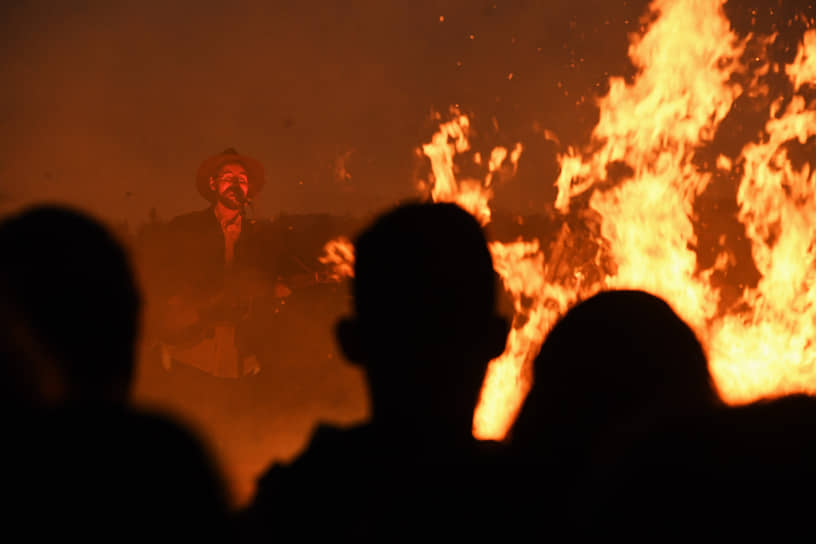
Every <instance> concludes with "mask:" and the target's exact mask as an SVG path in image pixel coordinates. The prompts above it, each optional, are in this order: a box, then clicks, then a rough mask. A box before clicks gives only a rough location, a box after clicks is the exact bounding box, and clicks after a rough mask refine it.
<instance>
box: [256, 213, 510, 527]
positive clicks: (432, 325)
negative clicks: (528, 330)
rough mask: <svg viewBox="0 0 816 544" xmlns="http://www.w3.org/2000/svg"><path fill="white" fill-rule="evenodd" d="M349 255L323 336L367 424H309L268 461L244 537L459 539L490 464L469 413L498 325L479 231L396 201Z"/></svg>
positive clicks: (463, 218) (497, 348)
mask: <svg viewBox="0 0 816 544" xmlns="http://www.w3.org/2000/svg"><path fill="white" fill-rule="evenodd" d="M355 251H356V255H355V267H354V279H353V282H352V295H353V312H352V314H351V315H350V316H348V317H346V318H344V319H342V320H340V321H339V323H338V324H337V328H336V332H337V338H338V341H339V343H340V345H341V348H342V350H343V352H344V354H345V356H346V358H347V359H348V360H349V361H351V362H352V363H354V364H357V365H360V367H361V368H362V369H363V371H364V373H365V375H366V377H367V380H368V383H369V390H370V395H371V420H370V422H368V423H367V424H364V425H360V426H357V427H354V428H350V429H336V428H331V427H328V426H322V427H319V428H318V429H317V431H316V432H315V433H314V435H313V437H312V440H311V442H310V444H309V446H308V447H307V449H306V451H305V452H304V453H303V454H302V455H301V456H300V457H299V458H298V459H296V460H295V461H294V462H293V463H291V464H289V465H288V466H281V465H276V466H273V467H272V469H270V470H269V471H268V472H267V473H266V474H265V475H264V476H263V478H262V479H261V481H260V483H259V488H258V494H257V496H256V497H255V500H254V502H253V504H252V505H251V506H250V508H249V509H248V510H247V511H246V512H245V513H244V516H243V525H244V527H245V529H246V534H247V535H248V538H250V539H258V540H262V539H265V538H269V536H270V535H273V534H274V535H280V534H290V533H291V534H292V535H297V536H298V537H304V538H311V537H314V538H317V537H322V536H328V535H331V536H332V537H334V538H338V537H339V538H352V537H354V538H366V539H368V538H371V539H382V538H387V537H390V536H393V531H394V530H395V529H394V528H395V527H400V529H399V530H400V532H401V536H402V537H405V536H406V535H408V534H413V535H415V536H416V537H419V536H420V535H423V534H427V531H430V530H432V529H433V530H434V531H436V532H435V533H434V534H436V535H440V534H442V533H441V532H449V533H451V536H455V535H458V536H460V537H462V536H463V534H464V533H463V531H467V530H469V529H472V528H475V525H473V524H469V523H466V522H465V521H464V519H463V518H461V517H459V516H458V512H460V511H461V512H462V513H463V515H466V516H468V517H470V516H472V515H473V514H474V512H475V511H476V510H475V508H477V507H484V505H485V504H486V502H484V501H482V498H483V495H482V494H481V493H480V492H477V491H475V490H474V488H473V486H478V485H480V484H479V478H478V476H479V474H482V473H484V470H483V467H484V466H485V465H484V464H482V463H483V461H486V460H487V459H488V458H489V456H487V455H484V454H485V452H484V451H483V450H482V449H481V448H480V447H479V446H480V445H479V444H478V443H477V441H476V440H475V439H474V438H473V436H472V418H473V410H474V408H475V405H476V402H477V400H478V396H479V391H480V389H481V384H482V381H483V379H484V375H485V370H486V368H487V364H488V362H489V361H490V360H491V359H492V358H493V357H495V356H497V355H499V354H500V353H501V351H502V350H503V348H504V343H505V339H506V334H507V322H506V320H504V319H503V318H501V317H499V316H498V315H497V313H496V308H495V306H496V286H497V282H496V276H495V274H494V271H493V266H492V258H491V255H490V252H489V250H488V247H487V243H486V240H485V236H484V233H483V232H482V229H481V227H480V225H479V224H478V222H477V221H476V220H475V219H474V218H473V217H472V216H471V215H470V214H468V213H467V212H465V211H464V210H463V209H461V208H459V207H458V206H456V205H453V204H413V203H411V204H405V205H401V206H399V207H397V208H395V209H393V210H391V211H389V212H388V213H385V214H384V215H382V216H380V217H379V218H377V219H376V220H375V221H374V222H373V224H372V225H371V226H369V227H368V228H367V229H366V230H365V231H364V232H363V233H362V234H361V235H360V236H359V237H358V238H357V240H356V242H355ZM352 490H353V491H352ZM349 493H354V494H355V499H354V500H353V501H349V500H348V494H349ZM467 501H473V502H467ZM451 505H457V506H456V507H451ZM440 531H441V532H440Z"/></svg>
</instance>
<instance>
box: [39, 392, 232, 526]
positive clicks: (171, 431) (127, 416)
mask: <svg viewBox="0 0 816 544" xmlns="http://www.w3.org/2000/svg"><path fill="white" fill-rule="evenodd" d="M48 431H49V432H47V433H43V435H42V436H43V437H42V438H41V439H40V440H38V443H37V445H38V448H37V452H36V454H35V457H34V458H35V459H36V460H37V461H36V462H32V463H31V465H30V468H31V473H30V475H29V476H30V478H29V482H28V483H29V485H30V486H31V490H32V491H31V495H32V499H33V500H32V504H30V505H29V507H28V508H24V513H26V514H30V515H39V516H42V517H43V518H48V519H49V520H50V521H51V522H52V523H53V525H50V526H45V525H43V526H42V527H41V529H42V530H43V531H45V532H46V533H47V532H49V531H51V530H54V528H55V527H60V526H61V525H60V524H61V523H64V527H65V529H64V530H63V531H61V533H62V536H63V537H69V536H71V535H72V534H75V535H76V536H80V535H81V536H82V538H83V539H86V538H88V539H90V540H96V539H98V538H102V537H103V535H106V534H110V533H109V531H111V530H113V531H114V533H113V534H114V535H116V534H119V533H121V532H122V531H127V533H128V534H127V535H123V534H120V535H119V536H122V537H124V536H127V537H128V538H129V537H131V536H133V535H145V536H147V535H164V536H165V537H170V536H173V537H179V538H180V537H185V538H186V537H191V538H194V539H204V540H205V541H209V540H211V539H216V538H218V537H219V536H220V537H223V536H224V535H225V534H226V533H225V531H226V530H227V525H226V524H227V512H228V500H227V495H226V486H225V483H224V481H223V480H222V478H221V477H220V475H219V472H218V470H217V467H216V465H215V462H214V460H213V459H212V458H211V457H210V455H209V454H208V452H207V451H206V449H205V448H204V446H203V443H202V442H201V441H200V440H199V439H198V438H197V437H196V436H194V435H193V434H192V433H190V432H189V431H188V430H186V429H185V428H184V427H182V426H180V425H178V424H176V423H175V422H173V421H172V420H169V419H166V418H164V417H162V416H160V415H156V414H142V413H133V412H130V411H128V410H126V409H124V408H118V407H115V406H99V405H94V406H72V407H66V408H63V409H62V410H60V411H59V412H58V413H56V414H54V415H53V417H52V418H51V419H50V421H49V423H48ZM69 539H70V538H69ZM117 539H118V537H117V538H113V540H117Z"/></svg>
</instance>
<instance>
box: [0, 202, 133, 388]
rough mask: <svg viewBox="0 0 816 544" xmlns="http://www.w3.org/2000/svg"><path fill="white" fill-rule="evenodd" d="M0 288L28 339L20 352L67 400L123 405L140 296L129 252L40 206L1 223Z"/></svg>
mask: <svg viewBox="0 0 816 544" xmlns="http://www.w3.org/2000/svg"><path fill="white" fill-rule="evenodd" d="M0 247H2V248H3V253H4V265H3V267H2V270H0V288H2V290H3V292H4V295H5V296H6V297H7V304H8V306H9V310H10V311H11V312H13V314H14V315H15V316H16V318H17V319H18V320H19V322H20V323H23V324H24V326H25V327H26V330H27V331H29V332H30V333H31V335H32V336H33V337H32V338H31V340H32V342H29V347H33V346H36V348H37V350H36V353H34V352H32V351H31V350H30V349H26V348H25V347H24V346H18V348H19V349H18V355H20V352H22V353H27V354H28V355H29V356H32V357H33V358H34V359H35V361H34V363H35V364H39V369H40V372H39V375H40V376H43V375H48V376H53V377H54V380H52V381H57V382H58V383H59V386H60V389H61V393H60V395H64V396H65V397H67V398H69V399H74V400H76V399H80V398H107V399H111V400H112V399H119V400H124V397H125V396H126V395H127V392H128V390H129V388H130V385H131V381H132V376H133V366H134V351H135V344H136V339H137V337H138V324H139V321H138V319H139V310H140V304H141V297H140V293H139V290H138V288H137V287H136V283H135V281H134V276H133V273H132V270H131V268H130V263H129V261H128V258H127V255H126V254H125V252H124V250H123V249H122V247H121V246H120V245H119V244H118V243H117V241H116V240H115V239H114V238H113V236H112V235H111V234H110V233H109V232H108V231H107V230H106V229H105V228H104V227H102V226H101V225H100V224H98V223H97V222H96V221H94V220H93V219H91V218H89V217H87V216H86V215H84V214H82V213H80V212H78V211H74V210H71V209H68V208H63V207H57V206H39V207H35V208H31V209H28V210H26V211H24V212H22V213H20V214H19V215H16V216H13V217H11V218H9V219H6V220H5V221H4V222H3V223H2V224H0Z"/></svg>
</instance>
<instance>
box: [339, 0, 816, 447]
mask: <svg viewBox="0 0 816 544" xmlns="http://www.w3.org/2000/svg"><path fill="white" fill-rule="evenodd" d="M724 4H725V0H654V1H653V2H652V4H651V6H650V12H651V15H653V17H652V22H651V23H650V24H649V25H648V26H643V27H641V28H642V29H641V33H640V34H637V35H633V36H632V39H631V44H630V47H629V56H630V58H631V60H632V63H633V64H634V66H635V67H636V68H637V74H636V76H635V77H634V78H633V79H632V80H631V82H627V81H626V80H624V78H622V77H611V78H610V79H609V91H608V93H607V94H606V95H605V96H603V97H602V98H600V99H599V100H598V106H599V109H600V116H599V121H598V123H597V125H596V126H595V128H594V130H593V133H592V136H591V141H590V142H589V144H588V145H587V146H586V147H585V148H583V149H575V148H571V147H570V148H567V149H566V151H565V152H564V153H562V154H560V155H559V156H558V160H559V163H560V166H561V172H560V174H559V176H558V178H557V180H556V181H555V185H556V187H557V191H558V192H557V197H556V200H555V208H556V209H557V210H558V211H559V212H561V213H562V214H566V213H568V212H569V211H570V208H571V207H572V206H575V205H576V204H575V201H574V199H575V197H577V196H579V195H581V194H584V193H589V199H588V207H589V209H590V210H589V211H591V212H592V213H593V214H594V215H595V216H596V217H598V218H599V219H600V238H599V239H598V240H596V242H597V243H598V246H599V247H602V248H604V250H605V251H607V252H608V254H609V255H608V256H609V257H610V258H611V260H612V261H613V262H614V265H615V266H614V270H615V271H614V272H613V273H610V274H609V275H606V276H604V277H603V278H602V279H601V280H599V281H595V282H592V283H590V282H588V281H586V280H585V279H584V277H583V275H582V274H581V272H580V271H578V270H573V271H572V272H570V273H568V274H567V275H566V276H565V275H564V274H563V273H561V274H560V276H559V274H557V273H556V270H555V269H556V268H558V262H559V259H560V256H558V255H556V254H555V253H554V252H556V251H562V250H563V251H568V250H567V249H566V247H567V246H568V245H569V244H564V243H561V242H563V240H564V239H568V238H569V237H571V236H572V234H571V232H570V229H569V227H568V226H567V224H566V221H565V222H564V223H563V225H562V229H561V231H560V234H559V239H558V240H555V241H554V242H553V245H552V248H553V249H552V251H553V254H549V255H547V256H546V257H545V254H544V252H543V251H542V244H541V243H540V241H539V240H536V239H533V240H517V241H515V242H512V243H506V244H505V243H499V242H492V243H491V244H490V251H491V253H492V255H493V258H494V266H495V268H496V271H497V272H498V274H499V275H500V276H501V278H502V280H503V283H504V287H505V289H506V290H507V292H508V293H510V294H511V295H512V297H513V301H514V309H515V316H514V323H513V328H512V331H511V332H510V335H509V337H508V342H507V348H506V351H505V353H504V354H502V355H501V356H500V357H499V358H497V359H495V360H494V361H492V362H491V364H490V366H489V369H488V374H487V377H486V379H485V383H484V386H483V389H482V394H481V398H480V402H479V405H478V406H477V408H476V411H475V414H474V426H473V431H474V436H476V437H477V438H482V439H501V438H503V437H504V436H505V434H506V432H507V430H508V429H509V427H510V425H511V424H512V421H513V419H514V418H515V415H516V413H517V411H518V408H519V407H520V405H521V403H522V401H523V399H524V396H525V395H526V393H527V391H528V389H529V387H530V385H531V383H530V382H531V380H530V372H529V371H530V364H531V361H532V359H533V358H534V357H535V356H536V354H537V352H538V350H539V349H540V346H541V343H542V342H543V339H544V337H545V335H546V333H547V332H548V331H549V329H550V328H551V327H552V325H553V324H554V322H555V320H556V319H557V318H558V317H559V316H560V315H562V314H563V313H564V312H565V311H566V310H567V309H568V308H569V307H570V306H571V305H572V304H574V303H575V302H576V301H577V300H579V299H582V298H585V297H587V296H589V295H591V294H594V293H596V292H598V291H600V290H602V289H607V288H631V289H642V290H645V291H648V292H651V293H653V294H655V295H657V296H660V297H662V298H664V299H665V300H666V301H667V302H668V303H669V304H670V305H671V306H672V307H673V308H674V309H675V311H676V312H677V313H678V314H679V315H680V316H681V317H682V318H683V319H684V320H686V321H687V322H688V323H689V324H690V325H691V326H692V327H693V328H694V329H695V331H696V333H697V335H698V337H699V338H700V340H701V342H702V343H703V345H704V346H705V348H706V350H707V353H708V356H709V361H710V363H709V365H710V370H711V373H712V376H713V377H714V380H715V383H716V386H717V388H718V390H719V392H720V395H721V396H722V398H723V399H724V400H725V401H726V402H728V403H732V404H736V403H743V402H748V401H751V400H755V399H757V398H760V397H770V396H778V395H781V394H786V393H791V392H807V393H816V364H815V363H816V343H815V342H813V340H814V339H816V266H814V264H815V261H816V229H814V227H813V225H816V174H814V173H813V172H812V171H811V169H810V166H809V165H808V164H805V165H804V166H803V167H801V168H796V167H794V166H793V164H792V162H791V159H790V156H789V151H788V148H787V147H786V144H788V143H790V142H799V143H802V144H804V143H805V142H806V141H807V140H808V138H810V137H813V136H816V110H814V109H808V103H807V101H806V99H805V97H804V96H803V95H801V94H798V93H800V92H802V89H803V87H805V86H811V87H813V86H816V30H810V31H808V32H807V33H806V34H805V35H804V39H803V42H802V44H801V45H800V48H799V51H798V52H797V55H796V57H795V59H794V61H793V62H791V63H790V64H789V65H787V66H785V67H784V74H786V75H787V77H788V78H789V80H790V82H791V84H792V88H793V92H794V93H795V94H794V96H793V97H792V99H791V100H789V101H783V100H782V99H779V100H778V101H777V102H776V103H774V106H773V107H772V108H771V112H770V116H769V120H768V121H767V122H766V123H765V126H764V131H763V133H762V134H761V135H760V137H759V138H758V139H757V141H755V142H753V143H749V144H748V145H746V146H745V147H744V148H743V149H742V150H741V152H740V153H739V154H738V155H737V156H735V157H734V156H732V157H727V156H725V155H719V156H718V157H717V158H716V161H715V164H714V165H711V166H709V165H705V166H701V165H700V164H699V163H698V162H695V160H694V159H695V157H696V155H697V153H698V152H699V151H700V150H701V149H703V148H704V147H705V146H707V145H709V144H711V142H712V140H713V139H714V135H715V133H716V132H717V129H718V128H719V126H720V124H721V122H722V121H723V119H724V118H725V117H726V115H728V113H729V112H730V111H731V109H732V106H733V105H734V103H735V101H736V100H737V98H739V97H740V96H742V95H746V96H750V97H755V96H761V95H767V93H768V88H767V85H764V84H759V83H758V79H759V77H758V76H760V75H764V74H766V73H768V71H769V70H770V68H769V66H768V64H767V63H766V64H765V65H763V66H760V67H759V68H758V69H755V75H754V78H753V79H752V80H751V82H750V83H747V84H745V88H743V87H742V86H740V85H739V84H737V83H735V78H734V76H735V75H739V74H745V73H747V68H746V67H745V66H743V65H742V64H741V63H740V58H741V56H742V54H743V53H744V51H745V47H746V43H747V39H746V40H740V39H739V38H738V37H737V36H736V34H735V33H734V32H732V30H731V25H730V23H729V21H728V19H727V18H726V16H725V14H724V12H723V5H724ZM773 39H774V37H773V36H772V37H770V38H768V39H767V40H766V43H767V42H768V41H772V40H773ZM754 60H755V61H756V60H757V59H754ZM810 106H811V107H813V105H812V104H811V105H810ZM543 130H544V133H545V135H546V136H547V139H548V140H551V141H553V142H555V143H556V144H558V142H559V139H558V138H557V136H556V135H554V134H552V133H551V132H550V131H548V130H546V129H543ZM469 132H470V120H469V118H468V117H467V116H466V115H462V114H461V113H459V112H458V111H455V112H453V117H452V119H451V120H450V121H448V122H443V123H441V124H440V126H439V130H438V132H436V133H435V134H434V135H433V136H432V138H431V141H430V142H428V143H426V144H424V145H423V146H422V147H421V151H422V153H423V154H424V155H425V156H426V157H427V158H428V159H429V160H430V164H431V171H432V177H431V179H430V180H428V181H427V182H425V181H422V182H420V187H421V188H423V189H426V190H429V191H430V194H431V197H432V198H433V200H434V201H441V202H455V203H458V204H459V205H460V206H462V207H463V208H464V209H466V210H468V211H469V212H470V213H471V214H473V215H474V216H475V217H476V218H477V219H478V220H479V222H480V223H481V224H482V225H487V224H489V223H490V221H491V210H490V206H489V203H490V200H491V198H492V197H493V190H494V187H493V186H494V184H493V177H494V175H495V174H496V172H498V171H499V170H500V169H502V168H505V170H503V172H504V171H506V167H507V166H510V167H512V173H515V172H516V169H517V167H518V162H519V159H520V156H521V154H522V149H523V148H522V146H521V144H517V145H516V146H515V147H514V148H513V150H512V151H510V152H508V150H507V149H505V148H502V147H497V148H495V149H493V150H492V152H491V153H490V155H489V158H486V157H482V155H480V154H478V153H474V154H473V156H472V158H471V163H472V164H475V165H477V166H480V167H482V168H485V167H486V172H485V175H484V178H483V179H474V178H463V179H458V178H457V175H456V174H457V168H456V166H455V164H454V157H455V156H456V155H461V154H465V153H468V152H469V151H470V143H469V140H468V136H469ZM485 160H486V161H487V164H485ZM716 171H719V172H721V173H736V174H738V175H739V176H740V178H739V181H738V183H739V185H738V187H734V190H735V193H736V201H737V204H738V205H739V212H738V216H737V218H738V220H739V221H740V222H741V223H742V224H743V225H744V226H745V231H746V235H747V238H748V239H749V241H750V244H751V252H752V257H753V261H754V263H753V264H754V265H755V267H756V269H757V270H758V272H759V274H760V279H759V282H758V283H757V285H755V286H748V287H744V288H742V291H741V293H740V295H739V300H738V303H737V304H734V305H732V306H731V307H730V308H726V309H723V308H721V307H720V303H721V292H720V289H719V288H718V287H716V286H715V285H714V284H713V283H712V276H713V275H714V273H715V272H718V271H725V270H727V268H728V267H729V266H733V265H734V256H733V254H732V253H731V250H729V248H727V247H725V240H726V239H725V237H724V235H723V236H720V245H719V249H720V252H719V254H718V255H717V256H716V258H715V259H714V263H713V265H711V267H710V268H707V269H702V268H701V267H700V264H699V262H698V250H699V247H698V237H697V233H696V232H695V224H694V220H695V205H696V203H697V200H698V198H699V197H700V195H701V194H702V193H703V192H704V191H705V190H706V189H707V188H708V186H709V185H710V183H711V181H712V179H713V176H714V173H715V172H716ZM611 172H623V174H622V175H612V174H611ZM546 242H548V243H549V242H550V241H546ZM327 248H328V246H327ZM332 251H335V253H336V250H332ZM344 251H346V253H343V255H349V254H350V249H348V250H344ZM327 253H329V251H328V250H327ZM352 258H353V257H352ZM332 262H334V261H332ZM351 262H353V261H351ZM598 266H599V268H600V265H598Z"/></svg>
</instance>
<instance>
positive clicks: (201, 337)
mask: <svg viewBox="0 0 816 544" xmlns="http://www.w3.org/2000/svg"><path fill="white" fill-rule="evenodd" d="M263 186H264V169H263V166H262V165H261V163H260V162H259V161H257V160H255V159H253V158H251V157H248V156H246V155H242V154H240V153H238V152H237V151H236V150H235V149H233V148H230V149H227V150H225V151H223V152H222V153H220V154H218V155H215V156H213V157H210V158H208V159H206V160H205V161H204V162H203V163H202V164H201V166H200V167H199V169H198V173H197V175H196V188H197V189H198V192H199V193H200V194H201V196H202V197H204V198H205V199H206V200H207V201H208V202H209V203H210V206H209V207H207V208H206V209H204V210H200V211H195V212H191V213H187V214H183V215H180V216H178V217H175V218H174V219H173V220H171V221H170V223H169V224H168V225H167V232H166V233H165V236H164V238H165V239H164V244H163V245H164V247H166V248H167V250H166V254H165V255H164V256H163V258H162V262H163V265H162V268H163V269H164V270H165V271H166V276H165V278H164V280H163V283H164V285H163V286H161V287H162V291H163V293H162V296H161V297H160V303H159V305H158V306H159V307H158V309H157V310H158V311H157V312H156V313H157V314H158V316H157V318H156V321H157V322H158V323H159V325H158V327H157V329H158V331H157V334H156V336H157V338H158V341H157V342H156V346H157V347H158V349H159V350H160V354H161V355H160V360H161V362H162V365H163V367H164V368H165V370H168V371H172V369H173V368H174V367H176V366H178V364H179V363H181V364H183V365H186V366H187V367H194V368H196V369H198V370H199V371H202V372H205V373H207V374H210V375H213V376H216V377H219V378H241V377H243V376H252V375H256V374H257V373H259V372H260V370H261V368H260V364H259V363H258V358H257V357H256V354H255V349H254V347H253V346H252V342H251V341H247V339H248V338H250V337H251V336H252V335H251V334H249V335H247V334H246V331H247V330H251V329H252V327H251V322H252V320H253V307H254V306H256V302H257V300H258V299H259V298H263V297H282V296H286V295H287V294H288V289H287V288H286V287H285V286H283V285H280V284H278V283H276V280H275V277H274V275H273V273H271V272H270V271H269V267H268V266H265V261H264V258H265V255H267V254H269V253H271V252H270V251H269V249H270V248H268V247H265V246H267V245H268V244H265V243H264V242H262V241H261V240H262V238H263V237H262V236H260V234H259V225H258V224H256V221H255V220H254V219H252V218H251V214H248V213H247V208H248V207H249V206H251V202H252V199H253V198H254V197H255V196H256V195H257V194H258V193H259V192H260V190H261V189H262V188H263Z"/></svg>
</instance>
